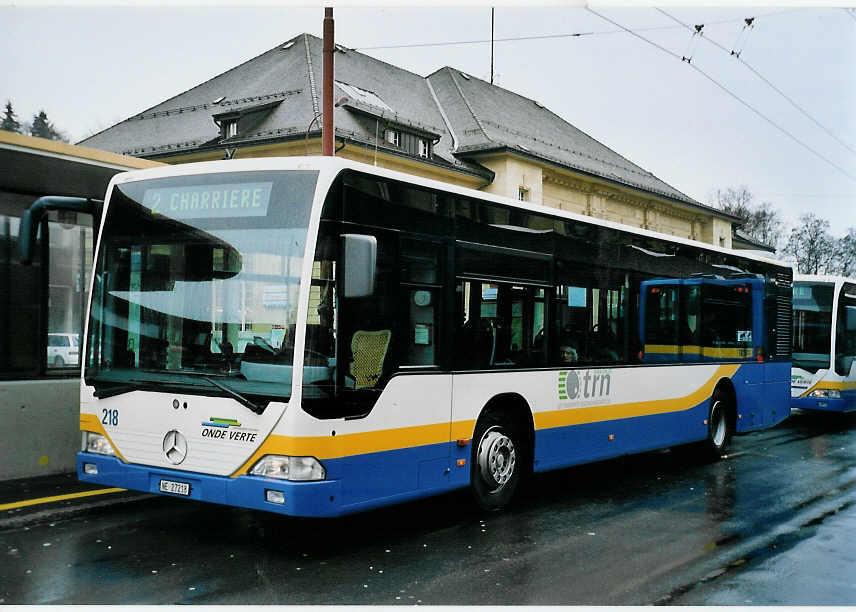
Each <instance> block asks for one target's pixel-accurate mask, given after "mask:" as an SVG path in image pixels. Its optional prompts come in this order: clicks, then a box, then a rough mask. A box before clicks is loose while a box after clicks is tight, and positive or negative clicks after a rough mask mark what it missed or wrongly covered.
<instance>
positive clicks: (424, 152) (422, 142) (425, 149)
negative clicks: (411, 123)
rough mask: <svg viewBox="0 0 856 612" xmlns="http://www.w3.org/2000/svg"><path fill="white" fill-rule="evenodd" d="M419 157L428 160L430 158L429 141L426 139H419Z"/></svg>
mask: <svg viewBox="0 0 856 612" xmlns="http://www.w3.org/2000/svg"><path fill="white" fill-rule="evenodd" d="M419 157H424V158H425V159H428V158H430V157H431V141H430V140H428V139H427V138H420V139H419Z"/></svg>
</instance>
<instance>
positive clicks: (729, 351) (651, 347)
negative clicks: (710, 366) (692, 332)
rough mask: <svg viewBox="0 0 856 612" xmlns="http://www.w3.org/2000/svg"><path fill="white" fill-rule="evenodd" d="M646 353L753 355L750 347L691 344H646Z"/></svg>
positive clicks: (709, 355) (723, 355)
mask: <svg viewBox="0 0 856 612" xmlns="http://www.w3.org/2000/svg"><path fill="white" fill-rule="evenodd" d="M645 353H646V354H651V355H677V354H679V353H683V354H685V355H686V354H690V355H703V356H705V357H717V358H719V359H748V358H750V357H752V349H751V348H750V347H726V348H722V347H716V346H695V345H689V344H682V345H676V344H646V345H645Z"/></svg>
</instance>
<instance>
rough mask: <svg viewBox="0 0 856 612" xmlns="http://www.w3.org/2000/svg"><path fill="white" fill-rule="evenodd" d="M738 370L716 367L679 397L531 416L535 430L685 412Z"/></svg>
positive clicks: (732, 367)
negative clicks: (699, 383)
mask: <svg viewBox="0 0 856 612" xmlns="http://www.w3.org/2000/svg"><path fill="white" fill-rule="evenodd" d="M739 367H740V365H739V364H730V365H721V366H719V367H718V368H717V369H716V372H714V374H713V376H711V377H710V379H708V381H707V382H706V383H704V384H703V385H702V386H701V387H699V388H698V389H696V390H695V391H693V392H692V393H690V394H689V395H685V396H683V397H676V398H673V399H664V400H653V401H643V402H627V403H624V404H612V405H605V406H586V407H583V408H566V409H563V410H550V411H548V412H536V413H535V414H534V418H535V429H548V428H551V427H566V426H568V425H581V424H583V423H597V422H600V421H611V420H613V419H629V418H633V417H640V416H649V415H652V414H663V413H666V412H680V411H682V410H688V409H690V408H692V407H693V406H697V405H698V404H700V403H701V402H703V401H704V400H706V399H707V398H709V397H710V396H711V395H712V394H713V388H714V387H715V386H716V383H717V382H719V380H720V379H722V378H731V377H732V376H733V375H734V373H735V372H736V371H737V369H738V368H739Z"/></svg>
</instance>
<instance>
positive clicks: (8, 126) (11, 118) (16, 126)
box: [0, 100, 21, 134]
mask: <svg viewBox="0 0 856 612" xmlns="http://www.w3.org/2000/svg"><path fill="white" fill-rule="evenodd" d="M0 130H6V131H7V132H15V133H17V134H20V133H21V124H20V123H18V120H17V119H16V118H15V111H14V110H12V101H11V100H6V113H5V114H4V116H3V124H2V125H0Z"/></svg>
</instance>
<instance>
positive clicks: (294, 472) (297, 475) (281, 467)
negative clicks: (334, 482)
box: [250, 455, 327, 481]
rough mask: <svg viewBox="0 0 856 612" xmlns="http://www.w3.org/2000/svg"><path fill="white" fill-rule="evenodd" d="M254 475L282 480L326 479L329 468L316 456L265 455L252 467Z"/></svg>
mask: <svg viewBox="0 0 856 612" xmlns="http://www.w3.org/2000/svg"><path fill="white" fill-rule="evenodd" d="M250 474H252V475H253V476H266V477H267V478H279V479H280V480H298V481H306V480H324V479H325V478H327V470H325V469H324V466H323V465H321V462H320V461H318V460H317V459H316V458H315V457H287V456H284V455H265V456H264V457H262V458H261V459H259V460H258V461H257V462H256V464H255V465H254V466H253V467H252V469H250Z"/></svg>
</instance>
